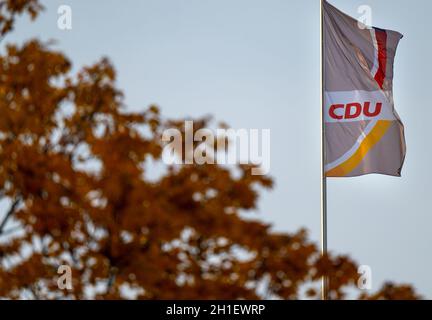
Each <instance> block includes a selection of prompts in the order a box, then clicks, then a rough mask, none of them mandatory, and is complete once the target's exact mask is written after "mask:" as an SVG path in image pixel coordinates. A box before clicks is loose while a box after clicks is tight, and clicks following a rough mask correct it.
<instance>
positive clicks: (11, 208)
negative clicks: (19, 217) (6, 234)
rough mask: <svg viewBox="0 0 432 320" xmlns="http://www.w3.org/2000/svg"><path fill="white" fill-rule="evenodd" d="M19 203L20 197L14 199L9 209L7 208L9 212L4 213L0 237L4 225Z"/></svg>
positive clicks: (0, 225)
mask: <svg viewBox="0 0 432 320" xmlns="http://www.w3.org/2000/svg"><path fill="white" fill-rule="evenodd" d="M20 201H21V197H19V196H18V197H16V198H15V200H14V201H13V203H12V205H11V207H10V208H9V211H8V212H7V213H6V216H5V217H4V218H3V221H2V222H1V224H0V235H1V234H2V233H3V229H4V227H5V226H6V223H7V222H8V220H9V219H10V218H11V217H12V215H13V214H14V213H15V210H16V208H17V207H18V205H19V203H20Z"/></svg>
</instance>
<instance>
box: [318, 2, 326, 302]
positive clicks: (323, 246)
mask: <svg viewBox="0 0 432 320" xmlns="http://www.w3.org/2000/svg"><path fill="white" fill-rule="evenodd" d="M323 1H324V0H320V31H321V32H320V33H321V44H320V60H321V61H320V73H321V81H320V82H321V86H320V87H321V112H320V113H321V255H323V256H324V255H326V254H327V178H326V175H325V122H324V12H323ZM321 299H322V300H327V299H328V278H327V277H326V276H324V277H323V278H322V280H321Z"/></svg>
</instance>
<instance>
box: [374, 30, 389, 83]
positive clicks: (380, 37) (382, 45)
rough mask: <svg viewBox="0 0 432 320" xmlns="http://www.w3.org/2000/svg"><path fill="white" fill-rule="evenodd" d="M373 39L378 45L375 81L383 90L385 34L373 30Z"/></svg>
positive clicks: (385, 53)
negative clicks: (377, 66)
mask: <svg viewBox="0 0 432 320" xmlns="http://www.w3.org/2000/svg"><path fill="white" fill-rule="evenodd" d="M375 37H376V40H377V43H378V63H379V68H378V71H377V73H376V75H375V80H376V82H377V83H378V85H379V86H380V88H381V89H383V86H384V79H385V77H386V69H387V32H385V31H384V30H379V29H375Z"/></svg>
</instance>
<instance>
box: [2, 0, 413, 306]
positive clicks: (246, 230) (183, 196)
mask: <svg viewBox="0 0 432 320" xmlns="http://www.w3.org/2000/svg"><path fill="white" fill-rule="evenodd" d="M41 9H42V6H41V5H40V4H39V2H38V1H37V0H20V1H17V0H10V1H1V2H0V30H1V31H0V32H1V35H2V36H4V35H6V34H7V33H8V32H10V31H11V30H12V28H13V26H14V21H15V19H16V17H17V15H20V14H25V13H27V14H30V15H31V17H33V18H35V17H36V16H37V15H38V14H39V13H40V11H41ZM3 45H4V44H3ZM70 69H71V62H70V61H69V60H68V58H67V57H65V56H64V55H63V54H62V53H61V52H58V51H54V50H53V49H52V48H51V47H50V46H49V45H46V44H44V43H41V42H39V41H36V40H31V41H28V42H26V43H24V44H23V45H16V44H7V45H6V50H5V53H4V54H3V55H1V56H0V112H1V115H2V116H1V117H0V196H1V199H2V203H3V207H4V208H6V206H7V209H6V211H5V212H4V213H3V214H2V215H1V216H0V218H1V220H0V298H14V299H17V298H34V299H54V298H60V299H61V298H72V299H86V298H99V299H117V298H140V299H237V298H245V299H258V298H282V299H297V298H302V297H310V298H318V297H319V291H318V290H317V288H319V284H318V283H319V280H320V278H321V277H322V276H323V275H324V274H325V275H328V276H329V277H330V279H331V281H330V286H331V287H330V289H331V290H330V296H331V297H332V298H333V299H341V298H344V297H345V294H346V292H347V290H355V287H356V282H357V277H358V274H357V266H356V264H355V263H354V262H353V261H352V260H351V259H350V258H349V257H347V256H340V255H332V256H328V257H321V255H320V253H319V250H318V248H317V246H316V245H315V244H314V243H312V242H311V241H310V240H309V239H308V238H307V233H306V232H305V231H304V230H300V231H299V232H297V233H294V234H286V233H285V234H282V233H275V232H274V231H272V229H271V226H270V225H267V224H264V223H262V222H260V221H256V220H252V219H250V218H248V219H245V218H244V215H243V214H241V212H248V211H251V210H253V209H255V208H256V205H257V201H258V197H259V193H260V190H262V188H271V187H272V180H271V179H270V178H268V177H266V176H254V175H251V171H250V169H251V167H250V166H245V165H238V166H237V167H236V168H235V169H232V168H231V169H230V168H225V167H221V166H217V165H209V164H204V165H197V164H192V165H183V166H166V167H165V169H166V170H165V171H163V172H162V173H161V174H160V176H159V177H158V178H157V179H150V178H149V173H150V172H151V171H152V170H154V168H153V166H152V163H156V162H160V161H161V158H162V148H163V146H164V145H163V143H162V140H161V135H162V133H163V132H164V130H165V129H167V128H178V129H179V130H182V123H183V122H182V121H172V120H169V119H165V118H163V117H162V116H161V115H160V113H159V110H158V108H156V107H155V106H151V107H150V108H149V109H147V110H145V111H143V112H139V113H137V112H135V113H131V112H128V111H127V108H126V107H125V106H124V104H123V97H122V92H121V91H120V90H119V89H118V88H117V87H116V83H115V80H116V75H115V71H114V68H113V66H112V65H111V64H110V62H109V61H108V60H107V59H102V60H101V61H99V62H98V63H96V64H94V65H92V66H88V67H84V68H82V70H81V71H80V72H79V73H78V74H77V75H76V76H72V75H71V73H70ZM209 121H210V120H209V119H206V118H203V119H196V120H195V128H194V129H195V130H197V129H199V128H202V127H206V126H208V125H209ZM60 265H68V266H70V267H71V269H72V275H73V281H72V289H71V290H66V289H60V288H59V287H58V285H57V282H56V279H57V276H58V275H57V270H58V267H59V266H60ZM260 288H261V289H260ZM262 288H264V289H262ZM359 297H360V298H362V299H369V298H371V299H411V298H417V295H416V294H415V292H414V291H413V289H412V288H411V287H409V286H396V285H394V284H386V285H385V286H384V287H383V289H382V290H381V291H379V292H378V293H376V294H373V295H371V296H368V295H364V294H363V295H361V296H359Z"/></svg>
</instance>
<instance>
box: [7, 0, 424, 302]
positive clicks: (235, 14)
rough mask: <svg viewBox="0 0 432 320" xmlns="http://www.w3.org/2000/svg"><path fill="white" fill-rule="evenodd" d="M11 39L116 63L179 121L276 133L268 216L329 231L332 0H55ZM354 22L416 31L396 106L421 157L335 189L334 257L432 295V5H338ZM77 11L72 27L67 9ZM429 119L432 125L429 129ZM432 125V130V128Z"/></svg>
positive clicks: (265, 204)
mask: <svg viewBox="0 0 432 320" xmlns="http://www.w3.org/2000/svg"><path fill="white" fill-rule="evenodd" d="M42 2H43V3H44V4H45V6H46V9H47V10H46V11H45V12H44V13H43V14H42V16H41V17H40V18H39V19H38V20H37V22H36V23H34V24H30V23H29V22H28V21H27V20H26V19H21V20H20V22H19V24H18V25H17V28H16V31H15V32H14V33H13V34H11V35H8V36H7V37H6V39H5V40H4V42H3V43H2V45H3V46H4V43H5V42H6V43H7V42H22V41H24V40H25V39H28V38H30V37H34V36H37V37H39V38H40V39H42V40H48V39H57V40H58V43H57V45H56V46H55V48H58V49H61V50H62V51H64V52H66V54H67V55H68V56H69V57H70V58H71V60H72V61H73V62H74V68H75V70H77V69H78V68H80V67H81V66H82V65H84V64H87V65H88V64H91V63H93V62H95V61H97V60H98V59H99V58H100V57H101V56H108V57H109V58H110V59H111V60H112V61H113V63H114V65H115V66H116V68H117V71H118V79H119V81H118V84H119V87H120V88H122V89H123V90H124V92H125V96H126V103H127V104H128V106H129V108H130V110H136V111H138V110H143V109H144V108H146V107H147V106H148V105H149V104H151V103H157V104H158V105H159V106H160V107H161V109H162V112H163V115H164V116H167V117H184V116H193V117H197V116H200V115H206V114H212V115H214V116H215V118H216V119H217V120H224V121H226V122H228V123H229V124H230V126H231V127H232V128H235V129H236V128H256V129H267V128H268V129H271V172H270V174H271V175H272V176H273V177H274V178H275V180H276V187H275V189H274V190H273V191H271V192H268V193H265V194H264V195H263V197H262V199H261V201H260V208H259V210H258V212H257V213H256V215H255V216H256V217H258V218H260V219H264V220H265V221H268V222H272V223H274V226H275V228H276V229H277V230H278V231H295V230H297V229H298V228H300V227H306V228H307V229H309V230H310V232H311V237H312V238H313V239H314V240H316V241H318V239H319V234H320V233H319V232H320V147H319V146H320V115H319V107H320V105H319V103H320V88H319V79H320V78H319V74H320V72H319V52H320V51H319V44H320V42H319V41H320V33H319V27H320V25H319V0H306V1H305V0H289V1H288V0H236V1H232V0H140V1H137V0H122V1H120V0H117V1H115V0H92V1H80V0H62V1H59V0H49V1H42ZM330 2H331V3H332V4H334V5H336V6H337V7H338V8H340V9H342V10H343V11H345V12H346V13H348V14H350V15H351V16H354V17H359V16H360V14H359V13H357V9H358V7H359V6H360V5H363V4H367V5H370V6H371V8H372V14H373V16H372V17H373V24H374V25H375V26H378V27H381V28H388V29H393V30H397V31H399V32H401V33H403V34H404V36H405V37H404V38H403V40H402V41H401V43H400V46H399V50H398V52H397V56H396V61H395V79H394V98H395V106H396V110H397V111H398V113H399V115H400V117H401V119H402V121H403V122H404V124H405V129H406V140H407V147H408V153H407V158H406V163H405V166H404V169H403V172H402V175H403V176H402V178H393V177H387V176H380V175H371V176H365V177H360V178H347V179H338V180H336V179H330V180H329V182H328V188H329V189H328V202H329V207H328V215H329V231H328V234H329V249H330V250H332V251H335V252H339V253H348V254H350V255H351V256H352V257H354V258H355V259H356V260H357V262H358V263H359V264H365V265H369V266H370V267H371V268H372V276H373V289H377V288H378V287H379V286H380V285H381V284H382V282H383V281H384V280H393V281H398V282H407V283H412V284H414V285H415V286H416V288H417V289H418V291H419V292H420V293H421V294H423V295H424V296H426V297H428V298H432V277H431V276H430V271H431V270H432V250H431V245H432V231H431V227H432V215H431V213H432V212H431V202H432V193H431V181H432V170H430V166H431V165H432V153H431V150H430V145H431V141H430V139H431V132H432V131H431V130H432V129H431V128H430V126H431V124H430V122H429V120H428V119H429V118H430V117H432V107H431V103H430V101H431V98H430V97H429V93H430V91H431V89H430V78H429V77H430V75H431V74H432V64H431V63H430V62H429V59H430V58H431V57H432V39H431V36H430V31H431V25H430V13H431V12H432V1H430V0H412V1H406V0H405V1H402V0H330ZM61 4H67V5H70V6H71V8H72V18H73V20H72V21H73V22H72V23H73V24H72V30H70V31H62V30H59V29H58V28H57V19H58V14H57V8H58V7H59V6H60V5H61ZM428 123H429V124H428ZM428 126H429V129H428Z"/></svg>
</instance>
